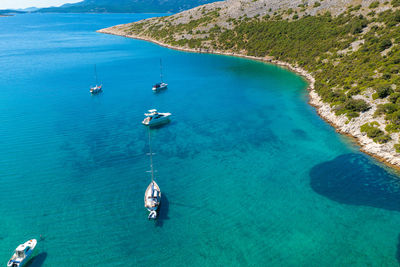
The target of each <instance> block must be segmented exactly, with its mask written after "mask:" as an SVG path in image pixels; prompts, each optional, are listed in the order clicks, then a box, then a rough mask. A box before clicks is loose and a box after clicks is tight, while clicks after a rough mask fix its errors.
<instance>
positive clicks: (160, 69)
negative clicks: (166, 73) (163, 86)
mask: <svg viewBox="0 0 400 267" xmlns="http://www.w3.org/2000/svg"><path fill="white" fill-rule="evenodd" d="M160 79H161V82H163V80H162V62H161V58H160Z"/></svg>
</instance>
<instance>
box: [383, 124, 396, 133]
mask: <svg viewBox="0 0 400 267" xmlns="http://www.w3.org/2000/svg"><path fill="white" fill-rule="evenodd" d="M385 131H386V132H388V133H394V132H398V131H400V125H395V124H388V125H386V127H385Z"/></svg>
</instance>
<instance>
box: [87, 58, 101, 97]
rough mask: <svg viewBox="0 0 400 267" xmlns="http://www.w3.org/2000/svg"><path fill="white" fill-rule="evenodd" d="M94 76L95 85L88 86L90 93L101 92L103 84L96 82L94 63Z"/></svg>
mask: <svg viewBox="0 0 400 267" xmlns="http://www.w3.org/2000/svg"><path fill="white" fill-rule="evenodd" d="M94 76H95V78H96V85H95V86H93V87H90V93H91V94H92V95H95V94H98V93H101V92H102V91H103V85H98V84H99V83H98V79H97V68H96V65H94Z"/></svg>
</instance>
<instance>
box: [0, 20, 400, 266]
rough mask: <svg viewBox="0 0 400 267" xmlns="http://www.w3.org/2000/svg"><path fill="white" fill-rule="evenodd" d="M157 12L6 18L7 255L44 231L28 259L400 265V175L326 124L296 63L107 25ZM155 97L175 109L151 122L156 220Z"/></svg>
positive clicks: (1, 93) (0, 243) (3, 145)
mask: <svg viewBox="0 0 400 267" xmlns="http://www.w3.org/2000/svg"><path fill="white" fill-rule="evenodd" d="M149 16H153V15H149V14H146V15H137V14H128V15H127V14H122V15H121V14H118V15H93V14H86V15H77V14H73V15H61V14H52V15H49V14H46V15H40V14H35V15H22V16H16V17H8V18H0V37H1V38H0V65H1V66H2V67H1V68H0V123H1V126H0V170H1V174H0V190H1V192H2V194H0V214H1V220H0V262H3V263H4V264H5V263H6V262H7V260H8V258H9V257H10V255H11V253H12V250H13V249H14V248H15V247H16V246H17V245H18V244H19V243H21V242H23V241H25V240H27V239H30V238H32V237H34V238H38V239H39V236H40V235H43V237H44V238H45V240H43V241H40V242H39V244H38V250H37V252H36V253H37V256H36V257H35V258H34V259H33V261H32V262H31V263H32V264H31V265H30V266H84V265H85V266H87V265H89V266H123V265H127V266H143V265H152V264H153V265H154V264H157V265H161V266H185V265H188V264H191V265H194V266H221V265H223V264H225V265H229V266H239V265H254V266H257V265H264V266H299V265H300V266H366V265H370V266H397V265H398V262H399V260H400V244H399V234H400V228H399V223H400V216H399V211H400V201H399V199H400V192H399V185H400V183H399V180H398V176H397V175H398V174H396V173H394V172H393V171H390V170H388V169H387V168H385V167H383V166H382V165H380V164H378V163H377V162H375V161H374V160H373V159H371V158H369V157H367V156H365V155H363V154H360V153H359V152H358V149H357V147H356V146H354V144H352V143H351V142H350V141H349V140H348V139H347V138H344V137H341V136H339V135H338V134H336V133H335V132H334V130H333V129H332V128H331V127H330V126H329V125H327V124H326V123H325V122H323V121H322V120H321V119H320V118H319V117H318V116H317V115H316V113H315V111H314V110H313V108H311V107H310V106H308V105H307V94H306V91H305V87H306V83H305V82H304V81H303V80H302V79H301V78H300V77H298V76H296V75H295V74H293V73H290V72H287V71H286V70H283V69H280V68H278V67H276V66H271V65H266V64H263V63H259V62H252V61H249V60H245V59H238V58H232V57H226V56H215V55H204V54H202V55H200V54H191V53H184V52H178V51H173V50H168V49H165V48H162V47H158V46H156V45H154V44H150V43H146V42H142V41H137V40H132V39H126V38H121V37H117V36H110V35H103V34H98V33H95V30H97V29H100V28H103V27H107V26H111V25H115V24H121V23H126V22H130V21H133V20H138V19H142V18H145V17H149ZM160 57H161V58H162V59H163V63H164V64H163V65H164V76H165V80H166V81H167V82H168V83H169V85H170V86H169V89H168V90H167V91H166V92H164V93H161V94H157V95H154V94H153V93H152V92H151V85H152V84H153V83H154V82H155V81H158V78H159V72H158V71H159V66H158V61H159V58H160ZM95 63H96V64H97V69H98V74H99V77H100V79H101V80H102V82H103V84H104V93H103V94H101V95H98V96H91V95H90V94H89V92H88V89H89V86H90V85H92V84H93V82H94V81H93V80H94V77H93V64H95ZM149 108H157V109H159V110H160V111H169V112H172V113H173V115H174V118H173V121H172V123H170V124H169V125H167V126H166V127H162V128H160V129H156V130H154V131H152V138H153V139H152V142H153V149H154V150H155V151H156V152H157V155H156V156H155V165H156V168H157V169H158V173H157V181H158V184H159V185H160V187H161V189H162V191H163V194H164V199H163V203H162V207H161V214H160V219H159V220H158V221H156V222H149V221H147V211H146V210H145V209H144V207H143V194H144V190H145V188H146V187H147V185H148V182H149V177H148V174H147V173H145V171H146V170H147V169H148V164H149V162H148V158H147V157H146V155H145V153H146V152H147V151H148V146H147V132H146V129H145V128H144V127H143V126H142V125H141V124H140V122H141V120H142V119H143V113H144V112H145V111H146V110H147V109H149Z"/></svg>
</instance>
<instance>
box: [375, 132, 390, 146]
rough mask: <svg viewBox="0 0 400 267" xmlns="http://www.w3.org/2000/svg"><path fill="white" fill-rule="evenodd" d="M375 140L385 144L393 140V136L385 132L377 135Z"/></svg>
mask: <svg viewBox="0 0 400 267" xmlns="http://www.w3.org/2000/svg"><path fill="white" fill-rule="evenodd" d="M373 140H374V142H375V143H379V144H384V143H387V142H389V141H390V140H392V138H391V137H390V136H389V135H386V134H383V135H379V136H377V137H375V138H374V139H373Z"/></svg>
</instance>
